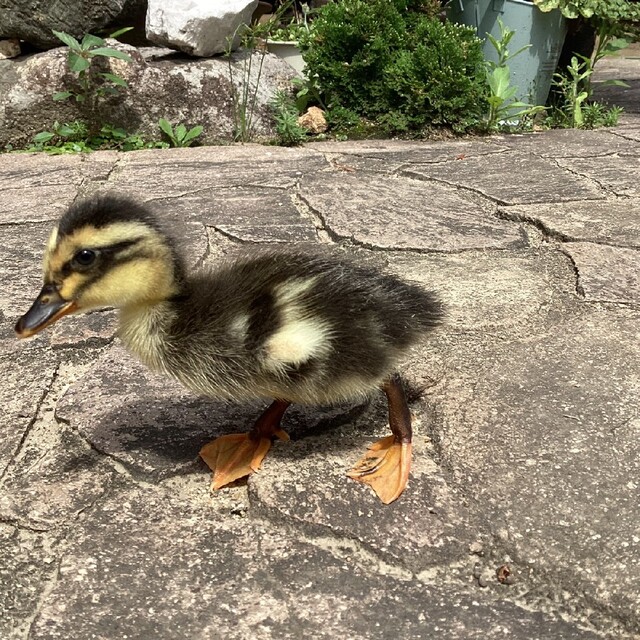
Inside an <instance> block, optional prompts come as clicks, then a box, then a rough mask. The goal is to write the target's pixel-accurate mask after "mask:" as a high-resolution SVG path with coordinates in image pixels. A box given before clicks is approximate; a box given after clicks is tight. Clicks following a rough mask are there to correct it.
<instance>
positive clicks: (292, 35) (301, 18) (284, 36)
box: [269, 2, 313, 42]
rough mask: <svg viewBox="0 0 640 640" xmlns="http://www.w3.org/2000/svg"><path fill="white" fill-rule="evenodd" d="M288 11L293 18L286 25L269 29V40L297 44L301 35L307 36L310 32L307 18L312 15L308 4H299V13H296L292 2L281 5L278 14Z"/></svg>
mask: <svg viewBox="0 0 640 640" xmlns="http://www.w3.org/2000/svg"><path fill="white" fill-rule="evenodd" d="M289 9H292V11H293V17H292V18H291V20H290V21H289V22H288V23H287V24H282V23H280V25H279V26H276V27H274V28H272V29H270V31H269V39H270V40H281V41H289V42H297V41H298V40H299V39H300V38H301V37H302V36H303V35H306V34H308V33H309V31H310V30H311V26H310V24H309V16H310V15H311V14H312V13H313V10H312V9H310V8H309V5H308V4H306V3H303V4H301V5H300V11H298V10H297V8H296V5H295V3H293V2H286V3H282V4H281V5H280V8H279V13H283V12H284V11H287V10H289Z"/></svg>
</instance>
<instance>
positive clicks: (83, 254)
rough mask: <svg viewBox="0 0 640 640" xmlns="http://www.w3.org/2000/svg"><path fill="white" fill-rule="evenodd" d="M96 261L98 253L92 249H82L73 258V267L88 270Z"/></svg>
mask: <svg viewBox="0 0 640 640" xmlns="http://www.w3.org/2000/svg"><path fill="white" fill-rule="evenodd" d="M95 260H96V252H95V251H92V250H91V249H80V251H78V252H77V253H76V255H75V256H73V258H72V260H71V266H72V267H74V268H78V269H86V268H87V267H90V266H91V265H92V264H93V263H94V262H95Z"/></svg>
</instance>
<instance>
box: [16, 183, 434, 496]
mask: <svg viewBox="0 0 640 640" xmlns="http://www.w3.org/2000/svg"><path fill="white" fill-rule="evenodd" d="M43 266H44V286H43V288H42V291H41V292H40V294H39V295H38V297H37V299H36V300H35V302H34V303H33V305H32V307H31V308H30V309H29V311H27V313H26V314H25V315H24V316H22V317H21V318H20V320H18V322H17V324H16V327H15V330H16V333H17V335H18V336H19V337H21V338H26V337H29V336H32V335H34V334H35V333H37V332H38V331H41V330H42V329H44V328H45V327H47V326H49V325H50V324H52V323H53V322H56V321H57V320H59V319H60V318H62V317H63V316H65V315H67V314H70V313H75V312H81V311H87V310H89V309H96V308H99V307H116V308H118V309H119V310H120V313H119V337H120V338H121V340H122V342H123V343H124V344H125V346H126V347H128V349H129V350H130V351H132V352H133V353H134V354H135V355H137V356H138V357H139V358H140V359H141V360H142V362H144V363H145V364H146V365H147V366H148V367H150V368H151V369H153V370H156V371H160V372H163V373H166V374H168V375H170V376H173V377H174V378H177V379H178V380H179V381H180V382H181V383H182V384H184V385H185V386H186V387H188V388H189V389H192V390H193V391H195V392H197V393H200V394H203V395H205V396H208V397H214V398H225V399H235V400H242V399H254V398H269V399H272V400H274V401H273V403H272V404H271V405H270V406H269V407H268V408H267V409H266V410H265V412H264V413H263V414H262V415H261V416H260V417H259V418H258V420H257V422H256V423H255V426H254V427H253V429H252V430H251V431H250V432H249V433H247V434H231V435H224V436H221V437H219V438H217V439H216V440H214V441H213V442H210V443H209V444H206V445H205V446H204V447H203V448H202V450H201V452H200V455H201V457H202V458H203V459H204V461H205V462H206V463H207V465H208V466H209V467H210V468H211V469H212V470H213V472H214V474H213V482H212V487H213V488H214V489H218V488H220V487H222V486H224V485H227V484H229V483H231V482H233V481H234V480H237V479H238V478H241V477H243V476H247V475H249V474H251V473H253V472H254V471H257V470H258V469H259V467H260V465H261V463H262V460H263V459H264V457H265V455H266V454H267V452H268V450H269V448H270V446H271V441H272V438H273V437H276V438H280V439H282V440H288V436H287V434H286V433H285V432H284V431H283V430H282V429H281V427H280V421H281V419H282V417H283V415H284V412H285V411H286V409H287V407H288V406H289V405H290V404H291V403H293V402H297V403H302V404H331V403H337V402H341V401H354V400H361V399H363V398H365V397H367V396H369V395H370V394H371V393H372V392H373V391H375V390H378V389H382V390H383V391H384V393H385V394H386V396H387V399H388V404H389V424H390V427H391V433H392V435H390V436H388V437H386V438H384V439H382V440H380V441H379V442H376V443H375V444H373V445H372V446H371V447H370V450H369V451H368V452H367V453H366V454H365V455H364V456H363V458H362V459H361V460H360V461H359V462H358V463H357V464H356V465H355V467H354V468H353V469H352V470H351V471H350V472H349V474H348V475H349V476H350V477H351V478H354V479H356V480H359V481H360V482H364V483H367V484H369V485H370V486H371V487H372V488H373V490H374V491H375V492H376V493H377V495H378V496H379V497H380V499H381V500H382V501H383V502H384V503H389V502H392V501H393V500H395V499H396V498H398V496H400V494H401V493H402V491H403V490H404V488H405V486H406V484H407V480H408V477H409V468H410V464H411V416H410V413H409V409H408V406H407V402H406V399H405V395H404V392H403V389H402V385H401V383H400V380H399V377H398V376H397V374H396V373H395V367H396V365H397V363H398V360H399V359H400V358H401V357H402V355H403V354H404V353H406V351H407V349H408V348H409V347H410V346H411V345H412V344H414V343H415V342H416V341H417V340H418V339H419V338H420V337H421V335H422V334H424V333H426V332H428V331H429V330H430V329H432V328H433V327H435V326H436V325H437V324H438V321H439V320H440V319H441V315H442V312H441V307H440V305H439V303H438V302H437V300H436V298H435V296H434V295H433V294H432V293H429V292H427V291H424V290H423V289H422V288H420V287H418V286H417V285H414V284H409V283H406V282H403V281H402V280H400V279H398V278H396V277H395V276H392V275H388V274H384V273H381V272H379V271H377V270H376V269H373V268H371V267H368V266H362V265H358V264H356V263H353V262H351V261H350V260H348V259H346V258H344V257H336V256H335V255H328V254H326V253H323V252H320V251H319V250H317V249H316V250H301V249H295V250H265V249H260V250H253V253H251V254H246V253H245V254H241V255H239V256H237V257H236V258H235V259H233V260H230V261H228V262H224V263H223V264H221V265H219V267H218V268H217V269H215V270H213V271H202V272H199V273H196V274H193V275H187V274H186V272H185V268H184V265H183V260H182V258H181V256H180V255H179V252H178V251H177V250H176V247H175V244H174V242H173V241H172V239H171V238H170V236H169V235H167V234H166V233H165V232H164V231H163V230H162V228H161V226H160V224H159V223H158V221H157V220H156V219H155V218H154V216H153V215H152V214H151V212H150V211H149V210H148V209H147V208H145V207H144V206H142V205H140V204H138V203H137V202H135V201H133V200H132V199H129V198H125V197H120V196H113V195H103V196H97V197H93V198H91V199H87V200H84V201H79V202H76V203H74V204H73V205H72V206H71V207H70V208H69V209H68V210H67V212H66V213H65V214H64V215H63V217H62V219H61V220H60V222H59V224H58V225H57V226H56V227H55V228H54V229H53V232H52V233H51V236H50V238H49V241H48V244H47V247H46V251H45V256H44V265H43Z"/></svg>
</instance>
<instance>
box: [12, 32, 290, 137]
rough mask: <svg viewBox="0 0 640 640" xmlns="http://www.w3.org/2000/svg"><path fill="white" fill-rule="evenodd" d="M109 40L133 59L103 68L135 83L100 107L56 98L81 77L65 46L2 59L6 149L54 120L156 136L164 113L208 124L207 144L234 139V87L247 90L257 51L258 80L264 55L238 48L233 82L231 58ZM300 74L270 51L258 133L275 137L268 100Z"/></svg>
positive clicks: (259, 100)
mask: <svg viewBox="0 0 640 640" xmlns="http://www.w3.org/2000/svg"><path fill="white" fill-rule="evenodd" d="M109 46H113V47H116V48H118V49H120V50H122V51H126V52H127V53H128V54H129V55H130V56H131V57H132V58H133V62H131V63H127V62H124V61H121V60H116V59H109V60H106V59H104V60H103V62H102V63H103V64H105V67H104V70H107V71H111V72H112V73H116V74H118V75H119V76H121V77H122V78H124V79H125V80H126V81H127V83H128V85H129V86H128V88H127V89H121V90H120V91H119V92H118V95H115V96H112V97H109V98H108V99H104V100H102V101H100V102H99V103H98V105H97V106H96V107H95V108H93V107H92V105H88V104H78V103H76V102H74V101H73V100H69V101H66V102H55V101H54V100H53V94H54V93H56V92H58V91H63V90H66V89H68V88H69V87H70V86H73V82H74V81H75V78H74V76H73V75H72V74H70V73H69V71H68V69H67V62H66V59H67V49H66V47H62V48H58V49H52V50H50V51H46V52H43V53H39V54H36V55H33V56H28V57H23V58H20V59H17V60H0V148H2V147H4V146H5V145H7V144H12V145H13V146H14V147H15V148H20V147H24V146H25V145H26V144H28V143H29V142H30V141H31V140H32V138H33V136H34V134H36V133H38V132H39V131H43V130H49V129H50V128H51V126H52V125H53V122H54V121H58V122H72V121H74V120H86V121H88V122H89V123H93V124H94V125H95V126H97V127H99V126H100V125H101V124H105V123H109V124H112V125H114V126H119V127H123V128H124V129H126V130H127V131H128V132H130V133H140V134H142V135H144V136H146V137H148V138H150V139H156V140H158V139H160V137H161V136H160V130H159V128H158V124H157V123H158V120H159V118H166V119H167V120H169V121H170V122H172V123H173V124H174V125H175V124H177V123H180V122H182V123H184V124H186V125H188V126H195V125H197V124H199V125H202V126H203V127H204V133H203V135H202V136H201V137H200V138H199V139H198V141H199V142H201V143H203V144H212V143H216V142H221V141H230V140H232V139H233V127H234V119H233V97H234V91H235V92H236V95H237V94H238V93H241V87H242V82H243V69H245V68H246V66H247V65H246V62H247V56H249V55H253V61H252V72H251V76H250V78H249V82H250V84H251V86H254V85H255V82H256V80H257V73H258V68H259V60H260V56H261V55H262V54H261V53H258V52H254V53H253V54H249V53H248V52H246V51H239V52H236V53H235V54H233V56H232V58H231V68H232V70H233V78H234V82H233V83H232V82H231V79H230V75H229V63H228V61H227V59H226V58H210V59H198V60H194V59H191V58H186V57H185V56H181V55H180V54H176V53H173V52H172V51H170V50H168V49H158V48H141V49H137V48H135V47H131V46H129V45H124V44H121V43H118V42H115V41H109ZM294 76H295V72H294V71H293V70H292V69H291V67H289V65H287V64H286V63H285V62H283V61H282V60H280V59H279V58H276V57H275V56H273V55H271V54H268V53H267V54H265V57H264V63H263V69H262V74H261V78H260V83H259V86H258V92H257V101H256V126H255V134H256V136H257V137H258V138H260V137H266V136H270V135H272V133H273V130H272V128H273V121H272V118H271V117H270V110H269V106H268V105H269V102H270V101H271V99H272V98H273V95H274V93H275V91H276V90H277V89H280V88H286V87H289V86H290V82H291V79H292V78H293V77H294Z"/></svg>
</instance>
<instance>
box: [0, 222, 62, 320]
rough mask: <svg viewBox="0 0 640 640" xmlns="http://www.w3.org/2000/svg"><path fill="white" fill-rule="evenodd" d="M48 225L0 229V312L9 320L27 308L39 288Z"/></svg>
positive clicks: (49, 226) (40, 286)
mask: <svg viewBox="0 0 640 640" xmlns="http://www.w3.org/2000/svg"><path fill="white" fill-rule="evenodd" d="M51 228H52V225H51V224H47V223H41V224H20V225H10V226H6V227H3V228H2V231H3V242H2V243H1V244H0V278H1V279H2V282H4V283H5V286H3V287H2V290H1V291H0V310H1V311H2V312H3V313H4V314H5V316H6V317H7V318H9V319H11V320H13V321H15V320H17V319H18V317H20V316H21V315H22V314H23V313H26V311H27V309H29V307H30V306H31V303H32V302H33V301H34V299H35V297H36V296H37V295H38V292H39V291H40V289H41V288H42V255H43V253H44V247H45V243H46V241H47V239H48V238H49V234H50V233H51Z"/></svg>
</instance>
